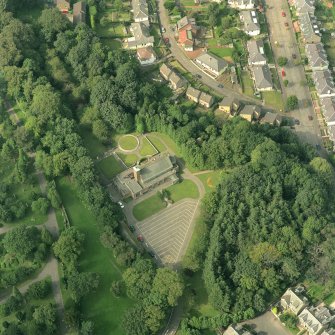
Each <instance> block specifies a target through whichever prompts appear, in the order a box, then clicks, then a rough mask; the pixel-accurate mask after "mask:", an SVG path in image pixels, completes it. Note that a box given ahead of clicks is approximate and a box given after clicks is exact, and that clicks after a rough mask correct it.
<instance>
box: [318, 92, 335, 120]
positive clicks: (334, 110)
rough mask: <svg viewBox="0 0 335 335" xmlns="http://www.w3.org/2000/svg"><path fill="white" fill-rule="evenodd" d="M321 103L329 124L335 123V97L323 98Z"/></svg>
mask: <svg viewBox="0 0 335 335" xmlns="http://www.w3.org/2000/svg"><path fill="white" fill-rule="evenodd" d="M320 103H321V107H322V112H323V115H324V117H325V121H326V122H327V125H335V98H333V97H326V98H321V99H320Z"/></svg>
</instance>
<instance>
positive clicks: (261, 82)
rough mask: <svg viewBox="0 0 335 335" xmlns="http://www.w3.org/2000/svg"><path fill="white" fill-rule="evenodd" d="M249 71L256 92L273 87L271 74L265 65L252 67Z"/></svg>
mask: <svg viewBox="0 0 335 335" xmlns="http://www.w3.org/2000/svg"><path fill="white" fill-rule="evenodd" d="M251 70H252V72H253V74H254V78H255V86H256V88H257V89H258V90H262V89H267V88H270V87H273V83H272V76H271V72H270V69H269V67H268V65H267V64H265V65H261V66H252V67H251Z"/></svg>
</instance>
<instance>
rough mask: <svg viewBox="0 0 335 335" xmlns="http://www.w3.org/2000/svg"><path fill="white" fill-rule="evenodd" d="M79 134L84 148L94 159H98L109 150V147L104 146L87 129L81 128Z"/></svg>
mask: <svg viewBox="0 0 335 335" xmlns="http://www.w3.org/2000/svg"><path fill="white" fill-rule="evenodd" d="M79 134H80V136H81V138H82V140H83V142H84V146H85V147H86V149H87V150H88V152H89V154H90V156H91V157H92V158H96V157H97V156H98V155H101V154H103V153H104V152H105V151H107V150H108V147H107V146H105V145H103V144H102V143H101V142H100V141H99V140H98V139H97V138H96V137H95V136H94V135H93V134H92V132H91V130H90V129H88V128H86V127H80V128H79Z"/></svg>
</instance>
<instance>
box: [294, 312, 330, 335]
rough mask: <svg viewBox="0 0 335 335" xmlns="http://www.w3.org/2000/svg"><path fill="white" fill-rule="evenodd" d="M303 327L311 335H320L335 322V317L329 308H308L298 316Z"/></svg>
mask: <svg viewBox="0 0 335 335" xmlns="http://www.w3.org/2000/svg"><path fill="white" fill-rule="evenodd" d="M298 318H299V323H300V326H301V327H304V328H306V330H307V331H308V333H309V334H310V335H320V334H321V333H322V332H323V331H324V330H325V329H327V328H328V326H329V324H330V323H331V322H334V319H335V315H332V314H331V313H330V311H329V309H328V308H327V307H324V306H323V307H306V308H305V309H304V310H303V311H302V312H301V313H300V314H299V316H298Z"/></svg>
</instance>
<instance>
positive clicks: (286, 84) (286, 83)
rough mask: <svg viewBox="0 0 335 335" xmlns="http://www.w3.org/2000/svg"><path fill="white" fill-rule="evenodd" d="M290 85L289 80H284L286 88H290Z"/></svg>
mask: <svg viewBox="0 0 335 335" xmlns="http://www.w3.org/2000/svg"><path fill="white" fill-rule="evenodd" d="M288 83H289V82H288V80H287V79H285V80H284V86H285V87H287V86H288Z"/></svg>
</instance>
